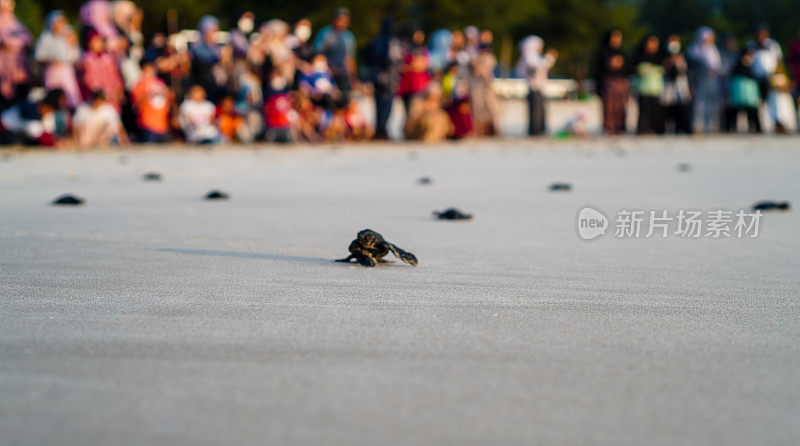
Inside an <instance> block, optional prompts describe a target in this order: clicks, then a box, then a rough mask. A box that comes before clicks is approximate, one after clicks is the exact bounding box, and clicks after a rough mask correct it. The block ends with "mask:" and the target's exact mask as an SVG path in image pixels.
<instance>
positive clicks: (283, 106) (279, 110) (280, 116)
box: [264, 93, 292, 129]
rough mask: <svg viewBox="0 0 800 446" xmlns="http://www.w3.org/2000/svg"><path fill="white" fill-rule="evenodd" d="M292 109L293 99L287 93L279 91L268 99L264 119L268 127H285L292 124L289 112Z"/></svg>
mask: <svg viewBox="0 0 800 446" xmlns="http://www.w3.org/2000/svg"><path fill="white" fill-rule="evenodd" d="M291 111H292V100H291V99H290V98H289V95H288V94H287V93H277V94H273V95H272V96H270V97H269V99H267V104H266V106H265V107H264V120H265V121H266V123H267V127H269V128H272V129H285V128H289V126H291V124H292V123H291V120H290V118H289V114H290V113H291Z"/></svg>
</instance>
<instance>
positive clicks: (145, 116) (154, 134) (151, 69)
mask: <svg viewBox="0 0 800 446" xmlns="http://www.w3.org/2000/svg"><path fill="white" fill-rule="evenodd" d="M131 99H132V100H133V105H134V109H135V111H136V123H137V125H138V126H139V133H140V135H139V137H140V139H141V141H142V142H144V143H161V142H166V141H167V140H168V139H169V115H170V109H171V108H172V101H173V98H172V92H171V91H170V89H169V88H168V87H167V84H165V83H164V81H162V80H161V79H160V78H159V77H158V74H157V72H156V67H155V64H154V63H153V62H148V61H143V62H142V75H141V77H140V78H139V81H138V82H137V83H136V86H135V87H134V88H133V91H132V92H131Z"/></svg>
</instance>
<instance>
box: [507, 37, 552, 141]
mask: <svg viewBox="0 0 800 446" xmlns="http://www.w3.org/2000/svg"><path fill="white" fill-rule="evenodd" d="M543 50H544V40H542V38H541V37H539V36H528V37H526V38H524V39H522V42H520V43H519V52H520V57H519V62H518V63H517V69H516V71H517V76H520V77H522V78H525V79H526V80H527V81H528V135H530V136H536V135H541V134H543V133H544V132H545V129H546V119H545V107H544V94H542V89H543V88H544V85H545V83H546V82H547V75H548V73H549V72H550V68H551V67H552V66H553V64H555V62H556V58H557V57H558V53H557V52H556V51H555V50H550V51H548V52H547V53H546V54H542V51H543Z"/></svg>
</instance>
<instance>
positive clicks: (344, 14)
mask: <svg viewBox="0 0 800 446" xmlns="http://www.w3.org/2000/svg"><path fill="white" fill-rule="evenodd" d="M349 26H350V11H349V10H348V9H347V8H337V9H336V11H335V12H334V14H333V23H332V24H331V25H328V26H326V27H324V28H322V29H321V30H320V31H319V33H318V34H317V37H316V39H314V44H313V46H312V48H313V49H314V51H315V52H317V53H321V54H324V55H325V58H326V59H327V60H328V65H329V67H330V69H331V72H332V73H333V80H334V82H335V83H336V87H337V88H338V89H339V91H341V92H342V98H341V100H340V103H339V105H340V106H341V108H343V107H344V106H346V104H348V103H349V102H350V90H351V88H352V84H353V81H354V79H355V77H356V59H355V55H356V38H355V36H353V33H352V32H351V31H350V30H349V29H348V27H349Z"/></svg>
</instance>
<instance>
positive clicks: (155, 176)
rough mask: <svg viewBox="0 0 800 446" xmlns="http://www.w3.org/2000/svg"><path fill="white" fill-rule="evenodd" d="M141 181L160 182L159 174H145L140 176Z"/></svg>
mask: <svg viewBox="0 0 800 446" xmlns="http://www.w3.org/2000/svg"><path fill="white" fill-rule="evenodd" d="M142 179H143V180H145V181H161V174H160V173H158V172H147V173H146V174H144V175H142Z"/></svg>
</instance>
